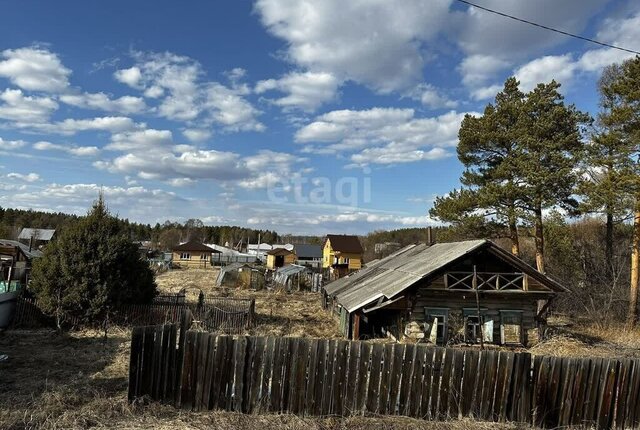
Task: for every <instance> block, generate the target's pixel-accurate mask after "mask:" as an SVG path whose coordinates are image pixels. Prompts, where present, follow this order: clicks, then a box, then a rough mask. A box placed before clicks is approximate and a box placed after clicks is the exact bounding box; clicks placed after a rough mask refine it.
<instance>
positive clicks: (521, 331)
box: [500, 309, 524, 345]
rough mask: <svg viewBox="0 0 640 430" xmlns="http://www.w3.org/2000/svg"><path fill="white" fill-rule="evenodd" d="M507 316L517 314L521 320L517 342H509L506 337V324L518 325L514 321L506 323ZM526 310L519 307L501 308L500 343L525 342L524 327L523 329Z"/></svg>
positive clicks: (516, 343)
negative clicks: (518, 308)
mask: <svg viewBox="0 0 640 430" xmlns="http://www.w3.org/2000/svg"><path fill="white" fill-rule="evenodd" d="M505 316H517V317H518V320H519V324H518V325H519V327H520V329H519V338H520V339H518V341H517V342H512V341H510V342H507V341H506V339H505V330H504V329H505V325H516V324H513V323H509V324H505ZM523 316H524V311H522V310H517V309H503V310H500V343H501V344H502V345H522V344H523V343H524V329H523V324H522V320H523Z"/></svg>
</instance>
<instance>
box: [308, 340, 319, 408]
mask: <svg viewBox="0 0 640 430" xmlns="http://www.w3.org/2000/svg"><path fill="white" fill-rule="evenodd" d="M320 343H321V341H320V340H318V339H313V340H312V341H311V345H310V347H309V361H308V362H307V392H306V395H305V396H304V415H313V414H314V411H315V398H316V396H315V394H316V381H317V379H318V375H317V373H318V360H319V358H318V354H319V353H320Z"/></svg>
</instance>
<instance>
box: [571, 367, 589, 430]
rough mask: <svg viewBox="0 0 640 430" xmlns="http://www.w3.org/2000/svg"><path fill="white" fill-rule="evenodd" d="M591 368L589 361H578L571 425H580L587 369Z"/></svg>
mask: <svg viewBox="0 0 640 430" xmlns="http://www.w3.org/2000/svg"><path fill="white" fill-rule="evenodd" d="M590 366H591V360H589V359H585V358H582V359H579V360H578V366H577V370H576V375H575V378H574V380H573V401H574V406H573V408H571V418H570V424H571V425H579V424H581V423H582V414H583V409H584V402H585V398H586V395H587V389H588V385H587V378H588V377H589V367H590Z"/></svg>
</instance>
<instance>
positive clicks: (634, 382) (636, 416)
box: [624, 359, 640, 428]
mask: <svg viewBox="0 0 640 430" xmlns="http://www.w3.org/2000/svg"><path fill="white" fill-rule="evenodd" d="M632 361H633V368H632V371H631V377H630V378H629V384H630V388H629V395H628V397H627V405H629V407H628V410H627V412H626V416H625V420H624V427H625V428H636V427H637V426H638V422H639V421H640V407H638V400H639V399H640V397H639V392H640V360H638V359H634V360H632ZM634 409H635V410H634Z"/></svg>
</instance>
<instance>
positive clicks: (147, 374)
mask: <svg viewBox="0 0 640 430" xmlns="http://www.w3.org/2000/svg"><path fill="white" fill-rule="evenodd" d="M154 350H155V327H153V326H148V327H145V329H144V354H143V356H142V385H141V388H140V394H141V395H147V396H150V395H152V390H153V354H154Z"/></svg>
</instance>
